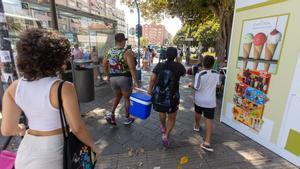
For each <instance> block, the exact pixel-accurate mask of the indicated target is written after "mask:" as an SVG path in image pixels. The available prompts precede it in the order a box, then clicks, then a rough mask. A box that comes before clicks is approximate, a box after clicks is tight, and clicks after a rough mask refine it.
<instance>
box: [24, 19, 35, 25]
mask: <svg viewBox="0 0 300 169" xmlns="http://www.w3.org/2000/svg"><path fill="white" fill-rule="evenodd" d="M25 24H26V25H33V21H32V20H28V19H25Z"/></svg>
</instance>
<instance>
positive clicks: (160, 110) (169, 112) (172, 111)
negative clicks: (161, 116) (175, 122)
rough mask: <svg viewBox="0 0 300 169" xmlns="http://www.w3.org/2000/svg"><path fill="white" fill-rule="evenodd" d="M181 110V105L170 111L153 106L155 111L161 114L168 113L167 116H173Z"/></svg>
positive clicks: (173, 107)
mask: <svg viewBox="0 0 300 169" xmlns="http://www.w3.org/2000/svg"><path fill="white" fill-rule="evenodd" d="M178 108H179V105H174V106H172V107H171V108H170V109H168V110H166V108H163V107H160V106H158V105H153V109H154V110H155V111H157V112H159V113H167V114H172V113H176V112H177V110H178Z"/></svg>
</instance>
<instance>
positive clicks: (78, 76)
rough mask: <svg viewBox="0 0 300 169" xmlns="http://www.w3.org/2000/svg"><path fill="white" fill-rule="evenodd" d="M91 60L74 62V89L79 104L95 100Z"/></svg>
mask: <svg viewBox="0 0 300 169" xmlns="http://www.w3.org/2000/svg"><path fill="white" fill-rule="evenodd" d="M91 63H92V60H81V59H80V60H79V59H78V60H74V66H75V70H74V74H75V76H74V78H75V88H76V92H77V96H78V100H79V102H90V101H93V100H94V99H95V88H94V71H93V66H92V65H91Z"/></svg>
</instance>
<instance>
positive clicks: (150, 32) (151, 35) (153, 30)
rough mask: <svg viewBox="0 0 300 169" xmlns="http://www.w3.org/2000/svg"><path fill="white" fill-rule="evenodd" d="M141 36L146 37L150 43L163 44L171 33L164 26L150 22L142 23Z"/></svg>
mask: <svg viewBox="0 0 300 169" xmlns="http://www.w3.org/2000/svg"><path fill="white" fill-rule="evenodd" d="M143 37H145V38H147V39H148V40H149V43H150V44H155V45H165V44H166V41H167V39H168V38H171V34H170V33H169V32H168V31H167V30H166V28H165V26H163V25H160V24H154V23H152V24H145V25H143Z"/></svg>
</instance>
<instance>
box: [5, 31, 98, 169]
mask: <svg viewBox="0 0 300 169" xmlns="http://www.w3.org/2000/svg"><path fill="white" fill-rule="evenodd" d="M17 53H18V56H17V67H18V68H19V70H20V73H21V74H22V76H23V77H22V78H21V79H19V80H17V81H15V82H13V83H12V85H10V86H9V88H8V89H7V90H6V91H5V94H4V96H3V109H2V113H3V119H2V124H1V132H2V135H4V136H13V135H18V136H24V138H23V140H22V142H21V144H20V146H19V149H18V152H17V158H16V163H15V168H16V169H41V168H42V169H62V168H63V135H62V126H61V121H60V114H59V110H58V108H59V106H58V99H57V91H58V86H59V84H60V83H61V80H60V79H59V78H58V76H57V74H58V73H59V72H62V71H63V66H64V65H65V63H66V61H67V59H68V57H69V56H70V53H71V51H70V44H69V42H68V40H67V39H66V38H65V37H63V36H61V35H60V34H58V33H57V32H54V31H47V30H41V29H31V30H28V31H25V32H24V33H23V34H22V35H21V37H20V40H19V41H18V43H17ZM62 100H63V106H64V109H65V114H66V117H67V121H68V123H69V125H70V128H71V130H72V132H73V133H74V134H75V135H76V136H77V138H78V139H79V140H81V141H82V142H83V143H85V144H86V145H88V146H90V147H91V148H92V150H93V151H94V152H96V154H97V156H98V155H99V149H98V148H97V146H96V145H95V143H94V141H93V139H92V137H91V135H90V134H89V132H88V131H87V129H86V126H85V124H84V122H83V120H82V119H81V116H80V112H79V106H78V102H77V96H76V92H75V89H74V86H73V84H72V83H68V82H65V83H64V84H63V86H62ZM21 111H23V112H24V113H25V115H26V117H27V119H28V125H29V129H28V130H27V131H25V127H24V125H22V124H19V118H20V114H21Z"/></svg>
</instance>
